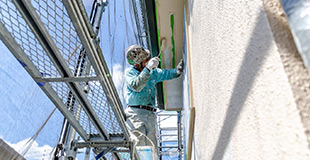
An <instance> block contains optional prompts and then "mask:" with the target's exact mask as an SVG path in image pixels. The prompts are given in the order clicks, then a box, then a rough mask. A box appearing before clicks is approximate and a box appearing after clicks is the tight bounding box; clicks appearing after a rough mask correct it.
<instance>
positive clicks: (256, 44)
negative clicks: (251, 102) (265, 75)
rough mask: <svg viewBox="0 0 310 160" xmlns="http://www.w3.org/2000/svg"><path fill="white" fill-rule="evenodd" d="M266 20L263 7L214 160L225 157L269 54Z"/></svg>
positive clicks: (247, 50)
mask: <svg viewBox="0 0 310 160" xmlns="http://www.w3.org/2000/svg"><path fill="white" fill-rule="evenodd" d="M266 22H267V18H266V16H265V14H264V12H263V9H261V11H260V14H259V16H258V17H257V21H256V26H255V28H254V30H253V32H252V37H251V39H250V40H249V44H248V47H247V49H246V52H245V56H244V59H243V61H242V65H241V68H240V70H239V73H238V78H237V81H236V84H235V86H234V89H233V92H232V96H231V98H230V103H229V107H228V109H227V112H226V116H225V120H224V123H223V127H222V129H221V132H220V136H219V138H218V140H217V144H216V148H215V151H214V153H213V155H212V160H221V159H223V156H224V153H225V150H226V148H227V145H228V143H229V141H230V138H231V135H232V133H233V131H234V128H235V126H236V123H237V120H238V117H239V115H240V113H241V111H242V109H243V107H244V103H245V101H246V99H247V97H248V94H249V92H250V90H251V88H252V85H253V82H254V80H255V77H256V75H257V73H258V71H259V69H260V67H261V66H262V64H263V63H264V59H265V57H266V55H267V54H268V50H269V48H270V46H271V42H272V41H271V40H272V37H271V34H269V33H268V32H266V29H267V28H266V27H267V25H266ZM267 31H268V29H267ZM266 33H267V34H266ZM267 36H270V37H267ZM240 54H241V53H240Z"/></svg>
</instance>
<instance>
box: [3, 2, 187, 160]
mask: <svg viewBox="0 0 310 160" xmlns="http://www.w3.org/2000/svg"><path fill="white" fill-rule="evenodd" d="M95 2H97V3H98V4H97V5H99V6H101V7H99V8H98V10H97V11H96V12H97V13H102V12H103V11H104V6H106V5H107V2H106V1H105V0H98V1H95ZM131 5H132V7H133V8H134V14H135V18H136V27H137V30H138V37H139V41H140V44H141V45H143V46H144V47H145V48H154V46H151V43H150V39H151V37H150V35H151V34H150V33H149V29H148V25H149V24H148V19H147V9H146V6H145V1H144V0H139V1H136V0H133V1H131ZM100 19H101V15H100V14H99V15H98V16H96V13H95V12H94V13H91V17H88V16H87V13H86V10H85V8H84V5H83V2H82V0H75V1H67V0H62V1H61V0H49V1H41V0H31V1H30V0H25V1H14V0H0V39H1V40H2V42H3V43H4V44H5V45H6V46H7V47H8V49H9V50H10V51H11V53H12V54H13V55H14V56H15V57H16V59H17V60H18V61H19V63H20V64H21V65H22V66H23V67H24V69H25V70H26V71H27V72H28V73H29V74H30V76H31V77H32V78H33V79H34V81H35V82H36V83H37V84H38V85H39V86H40V88H41V89H42V90H43V91H44V92H45V94H46V95H47V96H48V97H49V98H50V99H51V101H52V102H53V103H54V104H55V106H56V107H57V108H58V110H59V111H60V112H61V113H62V114H63V115H64V117H65V120H64V123H63V130H62V133H61V137H60V140H59V144H58V145H57V149H56V150H55V155H54V157H55V158H56V157H57V158H58V157H66V158H68V159H72V158H74V157H75V155H76V154H77V149H79V148H86V150H85V159H89V157H90V150H91V149H92V151H93V152H95V153H96V155H97V156H96V157H95V158H96V159H99V158H101V157H106V158H107V157H108V158H110V159H137V160H139V159H140V158H141V159H143V156H146V157H147V156H148V155H147V154H149V153H146V152H145V155H143V154H141V152H139V153H138V152H137V149H136V148H135V145H134V142H133V141H132V140H131V138H130V133H129V131H128V130H127V128H126V125H125V121H126V117H125V113H124V111H123V106H122V103H121V101H120V98H119V96H118V94H117V91H116V88H115V86H114V83H113V81H112V77H111V74H110V72H109V70H108V67H107V64H106V61H105V59H104V57H103V54H102V50H101V48H100V46H99V43H98V37H97V35H98V28H99V25H100ZM98 21H99V23H98ZM93 22H97V23H93ZM159 86H160V85H159ZM175 115H176V116H177V117H178V123H177V126H176V127H174V128H161V127H160V122H161V120H159V121H158V126H159V128H158V129H159V130H158V133H159V134H158V136H159V143H158V144H159V149H160V152H159V154H160V157H161V158H160V159H162V157H163V156H164V155H165V154H169V155H172V154H173V155H177V156H178V157H179V158H178V159H179V160H180V159H181V158H182V154H183V151H182V136H181V130H182V126H181V114H180V112H178V113H177V114H175ZM175 115H174V116H175ZM158 116H159V119H160V118H162V117H163V116H165V115H164V114H161V113H159V114H158ZM167 130H169V132H175V133H174V134H176V135H177V136H176V137H177V138H176V139H173V143H176V144H177V145H176V146H173V147H170V148H168V149H167V146H165V145H164V144H166V143H169V142H172V139H171V138H168V139H167V138H164V137H165V136H166V137H167V135H165V133H164V132H165V131H167ZM76 133H77V135H78V136H76ZM77 137H78V138H77ZM170 137H173V136H170ZM166 151H167V152H166ZM172 152H174V153H172Z"/></svg>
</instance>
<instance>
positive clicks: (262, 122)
mask: <svg viewBox="0 0 310 160" xmlns="http://www.w3.org/2000/svg"><path fill="white" fill-rule="evenodd" d="M188 4H189V6H188V7H189V8H188V10H189V13H188V14H189V15H188V16H189V17H190V19H189V21H188V22H189V23H188V25H189V26H188V27H189V30H188V36H189V42H188V43H189V44H188V46H189V48H190V50H189V51H190V52H189V53H188V54H190V58H191V59H190V63H191V66H189V67H191V68H190V69H191V74H192V77H191V80H192V86H191V87H192V89H193V94H192V95H191V96H193V102H192V105H193V106H194V107H195V108H196V115H195V117H196V118H195V129H194V148H195V153H193V155H194V156H193V158H192V159H196V160H204V159H206V160H208V159H214V160H217V159H238V160H239V159H240V160H242V159H244V160H248V159H251V160H252V159H259V160H265V159H281V160H283V159H288V160H291V159H298V160H302V159H305V160H306V159H310V151H309V148H308V142H307V136H306V134H305V129H304V126H303V123H302V121H301V117H300V110H299V109H298V105H297V104H296V103H295V98H294V94H298V93H293V91H292V89H291V85H290V82H289V80H288V78H287V77H288V75H287V73H286V72H285V70H284V67H283V63H282V60H281V57H280V54H279V51H278V47H277V45H276V42H275V40H274V37H273V33H272V31H271V29H270V26H269V22H268V19H267V16H266V13H265V10H264V6H263V2H262V1H261V0H253V1H243V0H240V1H236V0H232V1H224V0H217V1H215V0H208V1H206V0H190V1H188Z"/></svg>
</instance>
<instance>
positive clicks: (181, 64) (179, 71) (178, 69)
mask: <svg viewBox="0 0 310 160" xmlns="http://www.w3.org/2000/svg"><path fill="white" fill-rule="evenodd" d="M183 66H184V64H183V59H181V60H180V62H179V64H178V66H177V68H176V69H177V73H178V74H181V73H183Z"/></svg>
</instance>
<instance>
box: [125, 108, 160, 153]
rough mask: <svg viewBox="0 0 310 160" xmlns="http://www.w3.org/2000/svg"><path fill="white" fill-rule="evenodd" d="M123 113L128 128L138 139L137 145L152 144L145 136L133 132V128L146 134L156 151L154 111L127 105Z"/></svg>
mask: <svg viewBox="0 0 310 160" xmlns="http://www.w3.org/2000/svg"><path fill="white" fill-rule="evenodd" d="M125 113H126V116H127V124H128V126H129V129H130V131H131V132H132V133H133V135H135V136H136V138H137V139H138V143H137V146H152V144H151V143H150V141H149V140H147V138H145V136H143V135H141V134H139V133H137V132H134V130H138V131H140V132H141V133H143V134H144V135H146V136H147V137H148V138H149V139H150V140H151V141H152V142H153V144H154V147H155V151H156V153H157V150H158V146H157V138H156V115H155V113H154V112H152V111H149V110H145V109H140V108H133V107H127V108H126V109H125ZM153 152H154V151H153Z"/></svg>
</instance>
